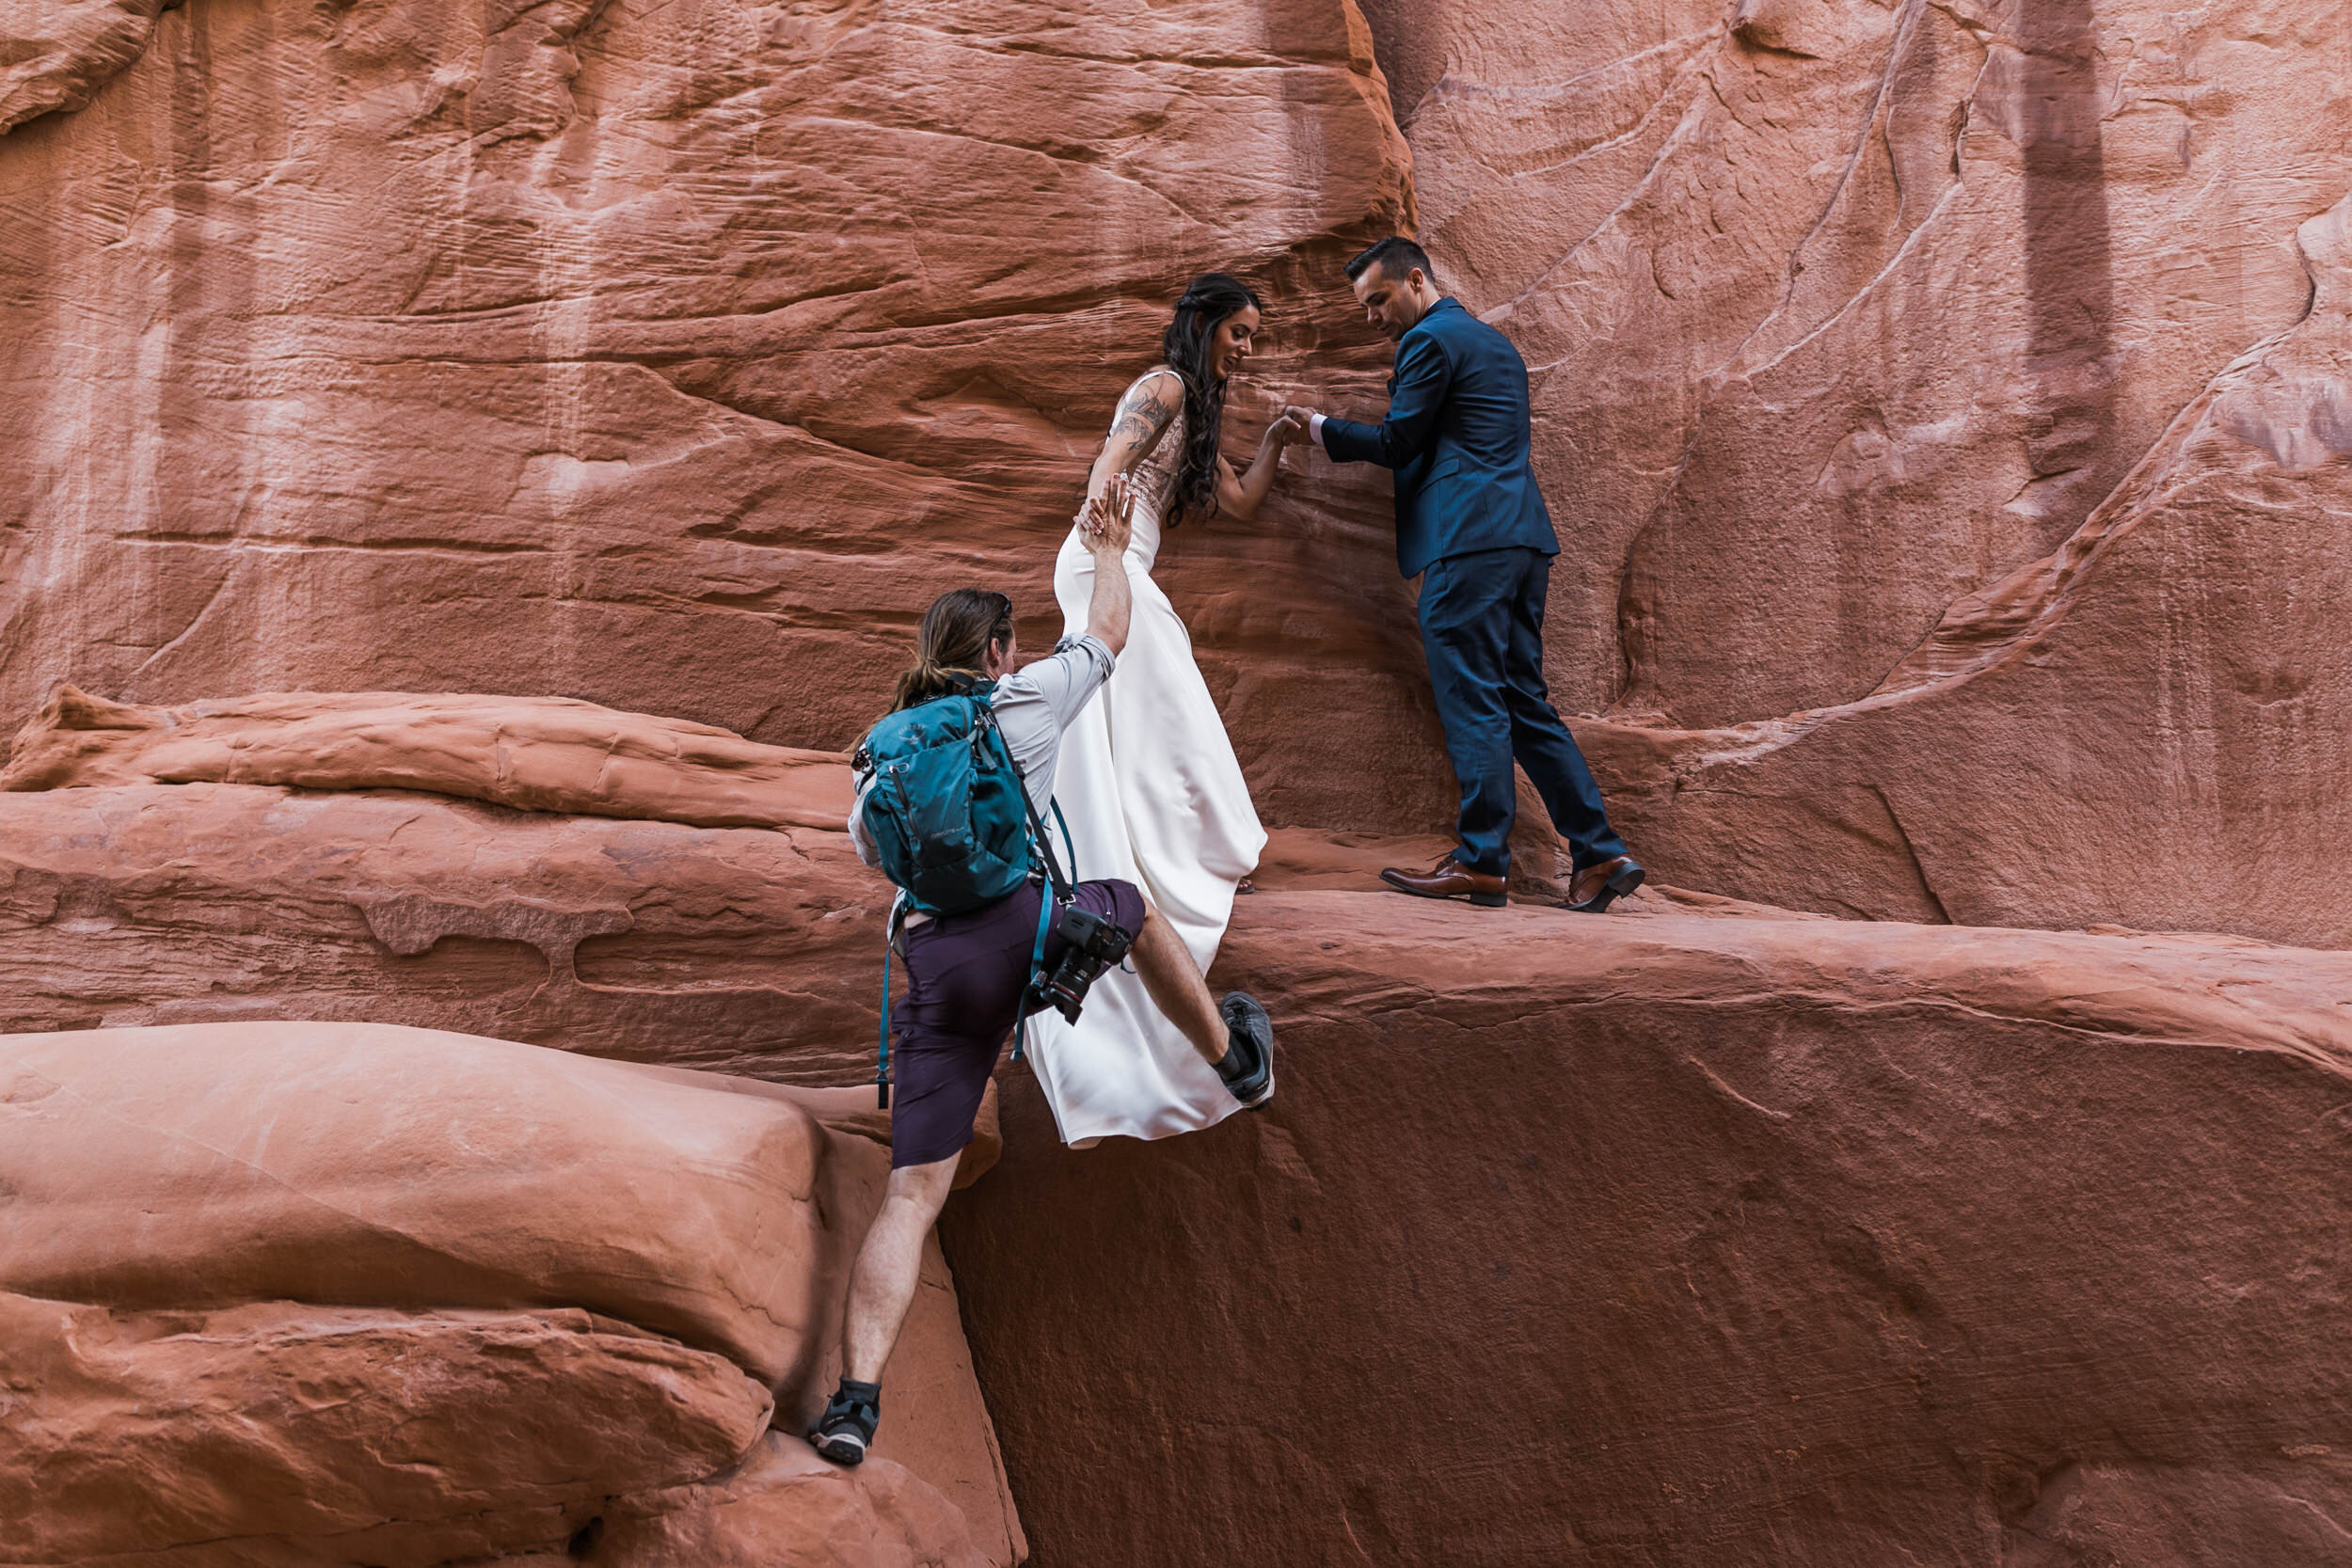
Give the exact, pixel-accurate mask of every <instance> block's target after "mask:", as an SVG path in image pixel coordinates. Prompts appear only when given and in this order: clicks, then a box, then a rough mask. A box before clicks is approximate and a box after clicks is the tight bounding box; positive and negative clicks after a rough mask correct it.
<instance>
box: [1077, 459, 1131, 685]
mask: <svg viewBox="0 0 2352 1568" xmlns="http://www.w3.org/2000/svg"><path fill="white" fill-rule="evenodd" d="M1086 515H1087V525H1086V528H1085V530H1084V534H1085V539H1086V547H1087V553H1088V554H1089V555H1091V556H1093V557H1094V596H1093V597H1092V598H1091V599H1089V601H1088V602H1087V631H1088V633H1089V635H1091V636H1093V637H1095V638H1096V639H1098V640H1100V641H1101V642H1102V643H1103V645H1104V647H1106V648H1108V649H1110V651H1111V657H1114V658H1116V657H1119V654H1120V650H1121V649H1123V648H1125V647H1126V646H1127V621H1128V618H1129V616H1130V615H1131V614H1132V613H1133V612H1134V610H1135V591H1134V590H1133V589H1132V588H1131V587H1129V586H1128V582H1127V559H1126V557H1127V541H1128V540H1129V539H1130V538H1131V537H1133V535H1134V532H1135V517H1136V494H1135V490H1134V488H1133V487H1132V486H1131V485H1129V484H1128V483H1127V476H1126V475H1124V474H1116V475H1113V476H1112V478H1111V482H1110V483H1108V484H1107V485H1105V486H1104V490H1103V493H1102V494H1101V495H1099V496H1096V497H1095V498H1094V499H1091V500H1089V501H1088V502H1087V514H1086Z"/></svg>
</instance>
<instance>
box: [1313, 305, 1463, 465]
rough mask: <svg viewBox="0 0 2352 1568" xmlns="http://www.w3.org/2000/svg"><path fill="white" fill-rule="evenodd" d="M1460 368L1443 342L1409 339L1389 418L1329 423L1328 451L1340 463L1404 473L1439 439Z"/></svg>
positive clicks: (1326, 431)
mask: <svg viewBox="0 0 2352 1568" xmlns="http://www.w3.org/2000/svg"><path fill="white" fill-rule="evenodd" d="M1453 380H1454V368H1453V367H1452V366H1451V365H1449V364H1447V363H1446V357H1445V350H1444V349H1442V348H1440V347H1438V340H1437V339H1436V338H1435V337H1434V336H1432V335H1431V334H1429V333H1426V332H1423V333H1422V334H1420V335H1419V336H1417V337H1413V338H1411V339H1409V340H1408V341H1406V345H1405V351H1404V352H1403V353H1402V354H1400V355H1398V356H1397V359H1396V383H1395V386H1394V388H1393V389H1391V392H1390V394H1389V417H1388V418H1387V419H1385V420H1381V421H1380V422H1379V423H1378V424H1376V425H1374V424H1358V423H1357V422H1356V421H1355V420H1333V419H1326V420H1324V421H1323V450H1324V451H1327V452H1329V453H1330V454H1331V457H1332V460H1333V461H1334V462H1339V463H1377V464H1379V465H1380V466H1381V467H1384V468H1401V467H1405V465H1406V464H1407V463H1410V462H1411V461H1412V460H1413V459H1414V458H1416V457H1419V456H1420V455H1421V454H1422V449H1423V448H1424V447H1426V446H1428V445H1429V442H1430V438H1431V437H1432V436H1435V435H1436V434H1437V429H1438V410H1439V409H1441V408H1443V407H1444V405H1445V394H1446V388H1447V387H1449V386H1450V385H1452V383H1453Z"/></svg>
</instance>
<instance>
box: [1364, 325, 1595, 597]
mask: <svg viewBox="0 0 2352 1568" xmlns="http://www.w3.org/2000/svg"><path fill="white" fill-rule="evenodd" d="M1528 439H1529V437H1528V416H1527V361H1525V360H1524V359H1521V358H1520V357H1519V351H1518V349H1515V348H1513V347H1512V346H1511V340H1509V339H1508V338H1505V337H1504V336H1503V335H1502V333H1500V332H1498V331H1496V330H1495V329H1494V328H1493V327H1491V326H1488V325H1486V323H1485V322H1482V321H1480V320H1479V319H1478V318H1477V317H1476V316H1473V315H1471V314H1470V312H1469V311H1468V310H1465V309H1462V307H1461V304H1460V302H1458V301H1456V300H1454V299H1452V298H1447V299H1441V300H1439V301H1438V303H1437V304H1435V305H1433V306H1431V307H1430V308H1429V310H1428V313H1427V314H1425V315H1423V316H1422V318H1421V320H1419V321H1418V322H1415V323H1414V324H1413V328H1412V330H1411V331H1409V332H1407V333H1406V334H1405V336H1404V337H1403V338H1401V339H1399V340H1398V341H1397V345H1396V373H1395V374H1393V375H1391V377H1390V378H1389V417H1388V418H1387V419H1385V420H1381V421H1380V423H1378V424H1376V425H1369V424H1358V423H1356V422H1354V421H1353V420H1334V419H1326V420H1324V421H1323V450H1324V451H1327V452H1329V453H1330V454H1331V456H1332V457H1333V458H1334V459H1336V460H1337V461H1339V462H1342V463H1377V464H1379V465H1380V466H1381V467H1384V468H1393V469H1395V470H1396V565H1397V570H1399V571H1401V572H1403V573H1404V574H1405V575H1406V577H1408V578H1410V577H1419V576H1420V575H1421V574H1422V570H1423V569H1425V568H1426V567H1427V566H1428V564H1429V563H1430V562H1433V561H1442V560H1444V559H1445V558H1446V557H1447V556H1450V555H1468V554H1469V553H1470V551H1472V550H1499V549H1505V548H1508V547H1510V546H1524V547H1526V548H1528V549H1532V550H1539V551H1541V552H1542V553H1544V554H1545V555H1558V554H1559V553H1560V540H1559V536H1558V535H1556V534H1554V533H1553V532H1552V531H1551V514H1550V513H1549V512H1548V511H1546V510H1545V509H1544V497H1543V492H1542V491H1540V490H1538V489H1537V488H1536V487H1535V473H1534V469H1533V468H1531V467H1529V466H1528Z"/></svg>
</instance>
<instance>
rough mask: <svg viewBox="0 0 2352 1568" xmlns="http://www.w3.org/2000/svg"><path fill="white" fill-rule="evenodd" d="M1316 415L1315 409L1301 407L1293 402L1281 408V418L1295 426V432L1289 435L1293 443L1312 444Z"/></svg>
mask: <svg viewBox="0 0 2352 1568" xmlns="http://www.w3.org/2000/svg"><path fill="white" fill-rule="evenodd" d="M1318 417H1319V416H1318V414H1317V412H1316V410H1314V409H1312V408H1305V407H1301V406H1300V405H1299V404H1295V403H1294V404H1288V405H1287V406H1285V407H1284V408H1283V410H1282V418H1284V419H1285V420H1289V421H1290V422H1291V423H1292V424H1293V425H1294V426H1295V427H1296V432H1297V433H1296V434H1295V435H1294V436H1292V437H1291V440H1292V441H1293V442H1294V443H1295V444H1312V442H1313V441H1314V438H1315V435H1314V431H1315V420H1316V419H1317V418H1318Z"/></svg>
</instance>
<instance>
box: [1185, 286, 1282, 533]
mask: <svg viewBox="0 0 2352 1568" xmlns="http://www.w3.org/2000/svg"><path fill="white" fill-rule="evenodd" d="M1245 309H1254V310H1263V309H1265V307H1264V306H1263V305H1261V304H1260V303H1259V302H1258V296H1257V295H1256V294H1254V293H1250V292H1249V288H1248V285H1247V284H1245V283H1243V282H1242V280H1241V279H1240V278H1238V277H1232V276H1230V275H1228V274H1225V273H1221V272H1212V273H1203V274H1202V275H1201V276H1200V277H1196V278H1194V279H1193V280H1192V287H1191V288H1189V289H1186V290H1185V291H1184V298H1182V299H1180V300H1178V301H1177V302H1176V317H1175V319H1174V320H1173V321H1170V322H1169V323H1168V332H1167V334H1166V336H1164V337H1163V338H1162V339H1161V340H1160V356H1161V357H1162V358H1164V359H1166V360H1167V361H1168V367H1169V368H1170V369H1171V370H1173V371H1175V372H1176V373H1177V374H1178V375H1179V376H1181V377H1182V378H1183V379H1184V461H1183V462H1182V463H1181V464H1179V465H1178V467H1177V469H1176V494H1175V504H1174V505H1172V506H1170V507H1169V508H1168V527H1170V528H1173V527H1175V526H1176V524H1177V523H1178V522H1179V521H1181V520H1182V519H1184V518H1185V517H1200V518H1203V519H1206V518H1209V517H1213V516H1215V515H1216V445H1217V431H1218V427H1219V426H1221V425H1222V424H1223V423H1224V422H1225V383H1224V382H1222V381H1214V380H1211V379H1210V376H1209V344H1210V341H1211V340H1212V339H1213V338H1214V336H1215V335H1216V329H1217V328H1218V327H1220V326H1222V325H1225V322H1226V320H1227V318H1229V317H1231V316H1233V315H1235V314H1237V313H1238V312H1240V311H1242V310H1245Z"/></svg>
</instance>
